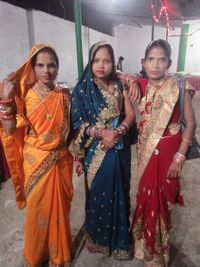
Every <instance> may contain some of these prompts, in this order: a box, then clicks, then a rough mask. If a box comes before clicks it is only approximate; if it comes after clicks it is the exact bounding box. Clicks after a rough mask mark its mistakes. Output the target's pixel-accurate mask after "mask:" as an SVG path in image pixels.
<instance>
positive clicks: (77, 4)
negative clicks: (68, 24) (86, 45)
mask: <svg viewBox="0 0 200 267" xmlns="http://www.w3.org/2000/svg"><path fill="white" fill-rule="evenodd" d="M73 4H74V20H75V29H76V53H77V64H78V78H79V79H80V77H81V75H82V73H83V50H82V35H81V25H82V15H81V1H80V0H73Z"/></svg>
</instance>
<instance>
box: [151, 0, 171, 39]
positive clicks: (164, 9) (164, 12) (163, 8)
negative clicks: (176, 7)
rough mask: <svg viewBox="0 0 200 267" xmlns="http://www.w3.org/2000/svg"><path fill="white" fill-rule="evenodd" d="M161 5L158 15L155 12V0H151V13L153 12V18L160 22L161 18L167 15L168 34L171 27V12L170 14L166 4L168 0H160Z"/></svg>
mask: <svg viewBox="0 0 200 267" xmlns="http://www.w3.org/2000/svg"><path fill="white" fill-rule="evenodd" d="M158 2H159V5H160V8H159V10H157V11H158V12H157V15H156V14H155V13H156V11H155V9H156V8H155V5H154V0H151V13H152V18H153V20H154V21H155V22H156V23H158V22H159V21H160V18H161V17H162V16H163V15H164V16H165V21H166V30H167V35H168V33H169V27H170V23H169V14H168V10H167V5H166V1H165V0H163V1H162V0H159V1H158Z"/></svg>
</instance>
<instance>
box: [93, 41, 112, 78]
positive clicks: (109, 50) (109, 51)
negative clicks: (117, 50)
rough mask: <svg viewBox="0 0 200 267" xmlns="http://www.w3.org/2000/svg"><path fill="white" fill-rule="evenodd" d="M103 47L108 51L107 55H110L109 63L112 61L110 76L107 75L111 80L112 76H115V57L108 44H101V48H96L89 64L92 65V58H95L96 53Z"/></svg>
mask: <svg viewBox="0 0 200 267" xmlns="http://www.w3.org/2000/svg"><path fill="white" fill-rule="evenodd" d="M104 47H105V48H107V49H108V53H109V54H110V57H111V61H112V72H111V74H110V75H109V77H110V78H113V77H114V75H115V56H114V50H113V48H112V46H111V45H110V44H103V45H101V46H99V47H98V48H97V50H96V51H95V52H94V55H93V58H92V62H91V64H93V61H94V57H95V55H96V53H97V51H98V50H99V49H101V48H104Z"/></svg>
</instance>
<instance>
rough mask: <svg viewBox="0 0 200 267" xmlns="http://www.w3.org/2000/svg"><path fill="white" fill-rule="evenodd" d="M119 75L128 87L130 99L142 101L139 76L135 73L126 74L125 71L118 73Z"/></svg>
mask: <svg viewBox="0 0 200 267" xmlns="http://www.w3.org/2000/svg"><path fill="white" fill-rule="evenodd" d="M117 77H118V78H119V79H120V80H122V81H123V83H124V84H125V85H126V87H127V89H128V97H129V100H130V101H131V102H132V103H134V102H135V101H136V100H138V101H139V102H140V98H141V95H140V88H139V86H138V83H137V77H136V76H135V75H133V74H130V73H128V74H125V73H123V72H119V73H117Z"/></svg>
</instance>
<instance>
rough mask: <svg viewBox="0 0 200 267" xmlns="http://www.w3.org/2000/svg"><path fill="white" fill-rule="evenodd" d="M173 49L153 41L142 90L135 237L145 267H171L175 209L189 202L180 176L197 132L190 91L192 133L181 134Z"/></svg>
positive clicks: (188, 118) (186, 104)
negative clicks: (170, 73)
mask: <svg viewBox="0 0 200 267" xmlns="http://www.w3.org/2000/svg"><path fill="white" fill-rule="evenodd" d="M170 55H171V49H170V45H169V44H168V43H167V42H166V41H164V40H157V41H153V42H152V43H150V44H149V45H148V47H147V49H146V52H145V59H144V63H143V67H144V70H145V73H146V75H147V78H148V84H147V85H146V86H144V87H142V90H141V95H142V99H141V103H140V107H139V108H140V112H141V121H140V124H139V140H138V172H139V176H140V182H139V186H138V192H137V203H136V210H135V214H134V216H133V223H132V234H133V240H134V255H135V257H136V258H139V259H143V260H144V266H145V267H147V266H148V267H167V266H168V263H169V229H170V227H171V208H172V206H173V205H174V204H176V203H179V204H181V205H182V204H183V199H182V197H181V195H180V193H179V192H180V183H179V178H180V174H181V170H182V166H183V164H184V161H185V153H186V152H187V150H188V147H189V145H190V143H191V139H192V137H193V134H194V131H195V126H196V125H195V116H194V112H193V108H192V105H191V101H190V96H189V93H188V92H186V93H185V99H184V117H185V121H186V125H187V127H186V129H185V131H184V132H183V133H181V131H180V108H179V101H178V99H179V87H178V81H177V79H176V77H168V76H166V75H165V73H166V71H167V69H168V68H169V67H170V64H171V59H170Z"/></svg>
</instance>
